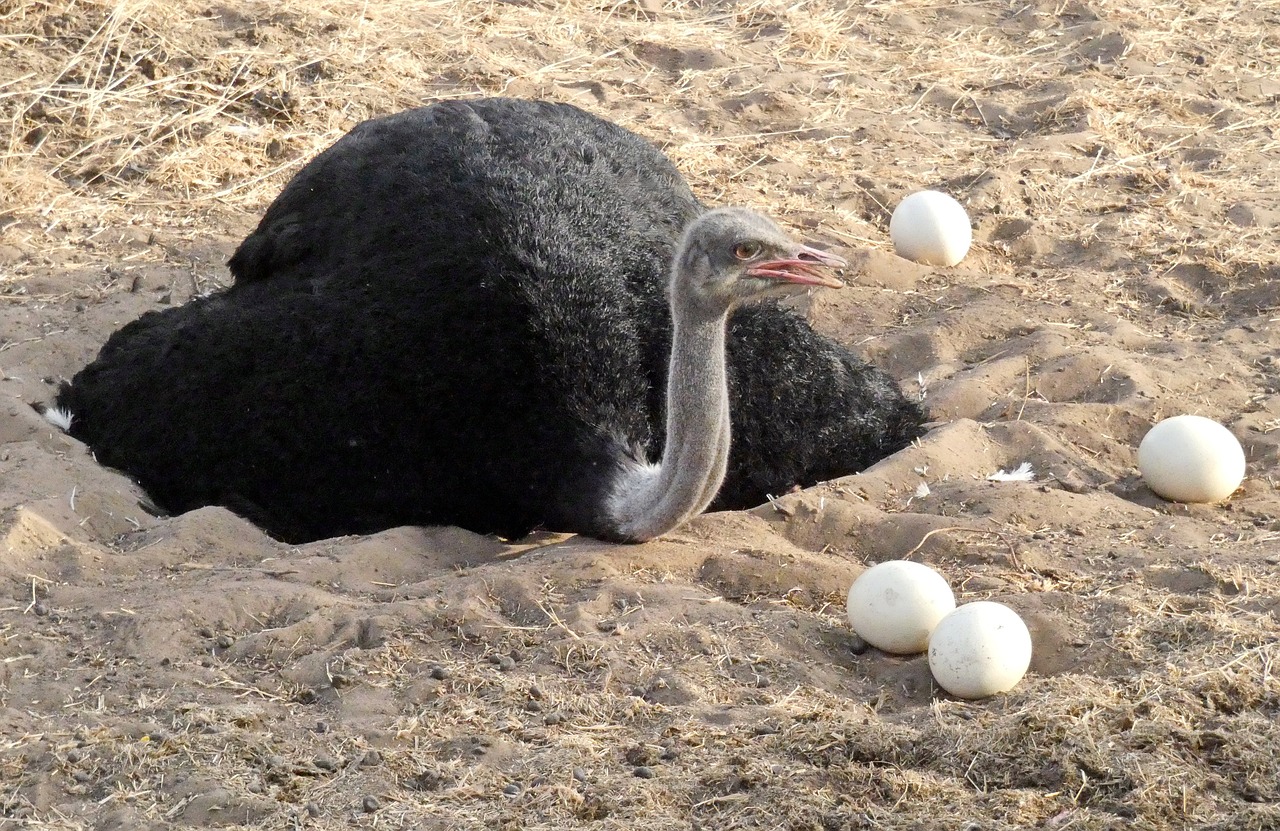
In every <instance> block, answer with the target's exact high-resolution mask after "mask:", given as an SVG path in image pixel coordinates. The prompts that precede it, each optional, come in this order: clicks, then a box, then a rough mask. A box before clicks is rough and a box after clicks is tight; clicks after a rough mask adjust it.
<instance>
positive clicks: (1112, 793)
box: [0, 0, 1280, 831]
mask: <svg viewBox="0 0 1280 831" xmlns="http://www.w3.org/2000/svg"><path fill="white" fill-rule="evenodd" d="M482 94H507V95H518V96H525V97H535V96H536V97H548V98H555V99H559V100H568V101H572V102H574V103H577V104H579V105H581V106H584V107H586V108H588V109H590V110H592V111H593V112H596V113H598V114H601V115H604V116H606V117H608V118H610V119H612V120H615V121H618V122H620V123H622V124H624V125H626V126H627V127H629V128H631V129H633V130H635V131H637V132H639V133H641V134H643V135H645V136H646V137H648V138H649V139H651V140H653V141H654V142H656V143H658V144H659V145H660V146H662V147H663V148H664V149H665V150H666V151H667V152H668V154H669V155H670V156H671V157H672V158H673V160H674V161H675V162H676V163H677V165H678V166H679V167H680V168H681V170H682V171H683V172H684V173H685V174H686V175H687V176H688V177H689V179H690V181H691V182H692V183H693V184H694V186H695V188H696V190H697V191H698V192H699V194H700V195H701V196H702V197H703V198H705V199H706V200H707V201H708V202H712V203H741V204H748V205H752V206H755V207H759V208H761V209H763V210H766V211H768V212H770V213H772V214H774V215H776V216H778V217H779V218H780V219H782V220H783V221H784V222H785V223H787V224H789V225H790V226H792V227H793V228H794V229H796V230H797V231H799V232H801V233H804V234H805V235H807V236H809V237H812V238H813V239H815V240H817V241H819V242H821V243H824V244H827V245H833V246H837V247H841V246H843V247H844V248H845V249H846V250H847V253H849V254H851V255H852V256H853V257H854V258H855V259H856V261H857V263H858V265H859V267H860V284H859V285H856V286H852V287H850V288H848V289H846V290H844V291H843V292H839V293H833V294H831V295H829V296H817V297H815V298H814V300H813V302H812V307H811V309H810V310H809V311H810V313H811V314H812V316H813V318H814V320H815V322H816V324H817V325H818V326H819V327H820V328H822V329H823V330H824V331H827V332H828V333H830V334H832V335H833V336H836V337H839V338H841V339H842V340H844V341H846V342H847V343H849V344H851V345H856V347H857V348H858V349H860V350H862V351H863V352H864V353H865V354H866V355H867V356H868V357H869V358H871V359H873V360H875V361H877V362H878V363H880V364H882V365H883V366H885V367H887V368H888V369H890V371H892V372H893V373H894V374H895V375H896V376H897V377H899V378H901V379H903V380H904V385H905V386H906V388H908V389H909V390H911V391H913V392H918V393H919V394H921V395H923V396H925V400H926V403H928V404H929V405H930V406H931V407H932V409H933V412H934V414H935V417H936V418H937V419H938V421H939V426H938V427H937V428H936V429H935V430H933V431H932V432H931V433H930V434H929V436H927V437H926V438H925V439H923V440H922V441H921V442H920V443H919V445H918V446H915V447H912V448H909V449H907V450H905V451H903V452H902V453H900V454H897V456H895V457H894V458H893V459H891V460H889V461H887V462H886V463H884V464H882V465H880V466H877V467H876V468H874V469H873V470H871V471H868V472H866V473H863V474H860V475H858V476H854V477H848V478H845V479H842V480H838V481H836V482H834V483H831V484H829V485H824V486H820V487H817V488H813V489H810V490H808V491H805V492H801V493H795V494H788V495H778V497H777V499H776V500H775V501H774V502H773V503H771V504H770V505H768V506H764V507H762V508H761V509H759V510H757V511H755V512H753V513H746V514H726V515H719V516H710V517H704V518H702V519H699V520H698V521H696V522H694V523H692V524H691V525H690V526H689V527H688V528H686V529H683V530H682V531H680V532H679V533H677V534H674V535H672V536H671V537H670V538H668V539H666V540H662V541H658V542H655V543H652V544H647V545H644V546H638V547H628V548H618V547H609V546H601V545H595V544H593V543H591V542H590V541H585V540H562V539H559V538H548V539H542V540H534V541H525V542H523V543H521V544H518V545H507V544H505V543H503V542H501V541H496V540H492V539H484V538H479V537H475V536H474V535H469V534H466V533H463V532H459V531H455V530H450V529H427V530H414V529H397V530H393V531H389V532H386V533H384V534H379V535H375V536H372V537H368V538H350V539H343V540H335V541H327V542H322V543H316V544H313V545H310V546H304V547H302V548H300V549H291V548H288V547H285V546H282V545H279V544H277V543H274V542H273V541H271V540H268V539H266V538H264V537H262V536H261V535H259V534H257V533H256V532H255V531H254V529H252V528H251V527H250V526H248V525H247V524H245V523H243V522H242V521H241V520H239V519H237V518H236V517H234V516H232V515H230V514H228V513H227V512H225V511H220V510H216V509H206V510H202V511H197V512H193V513H192V514H188V515H186V516H183V517H176V518H164V517H153V516H150V515H149V514H147V513H146V512H145V511H144V510H142V508H141V507H140V502H141V501H144V497H143V495H142V494H140V493H139V492H138V491H137V490H136V488H134V487H133V486H132V485H131V484H130V483H129V482H127V481H126V480H125V479H124V478H123V477H120V476H117V475H115V474H113V473H111V472H109V471H104V470H102V469H101V468H99V467H98V466H97V465H95V464H94V462H93V460H92V458H90V457H89V456H88V455H87V454H86V453H85V452H84V450H83V448H81V447H79V446H78V445H76V444H75V443H74V442H72V441H70V440H68V439H66V438H65V437H61V436H58V435H54V434H53V433H51V432H50V431H49V430H48V429H47V425H44V424H43V422H41V421H40V420H39V419H38V418H37V417H36V416H35V415H34V414H33V413H32V412H31V411H30V410H29V408H28V407H27V406H26V403H27V402H31V401H39V400H45V399H47V398H48V396H49V390H50V387H49V386H48V385H47V384H46V383H45V381H44V379H46V378H49V379H52V378H56V377H58V376H65V375H69V374H71V373H72V372H74V371H75V370H76V369H77V368H78V367H79V366H80V365H82V364H83V363H84V362H85V361H87V360H88V359H89V358H91V357H92V355H93V354H94V352H95V350H96V349H97V348H98V346H99V345H100V344H101V343H102V341H103V340H105V338H106V337H107V335H108V334H109V333H110V332H111V331H113V330H114V329H115V328H116V327H118V326H119V325H121V324H122V323H124V322H125V321H127V320H129V319H131V318H133V317H136V316H137V315H138V314H141V313H142V312H143V311H146V310H148V309H152V308H159V307H162V306H163V305H165V304H171V303H176V302H181V301H183V300H185V299H187V298H189V297H190V296H192V295H193V294H195V293H199V292H203V291H206V290H209V289H212V288H215V287H217V286H218V285H222V284H225V282H226V280H227V276H226V272H225V268H224V267H223V265H222V263H223V261H224V260H225V258H226V256H227V254H228V253H229V252H230V250H231V249H232V247H233V246H234V245H235V243H236V241H238V239H239V238H240V237H241V236H243V234H244V233H245V232H246V231H247V230H248V229H249V228H250V227H251V226H252V225H253V223H254V222H255V221H256V219H257V216H258V215H259V214H260V212H261V211H262V209H263V208H264V207H265V206H266V204H267V203H268V202H269V200H270V199H271V198H272V196H273V195H274V194H275V193H276V192H277V191H278V190H279V188H280V187H281V186H282V185H283V183H284V182H285V181H286V180H287V179H288V177H289V176H290V175H291V174H292V173H293V172H294V171H296V170H297V169H298V167H299V166H300V165H301V164H303V163H305V161H306V160H307V159H309V158H310V157H311V156H313V155H314V154H315V153H316V152H318V151H319V150H320V149H322V148H323V147H325V146H327V145H328V144H330V143H331V142H332V141H333V140H335V139H336V138H337V137H338V136H339V135H341V134H342V133H343V132H345V131H346V130H347V129H349V128H350V127H351V126H353V125H354V124H355V123H357V122H358V121H360V120H361V119H364V118H366V117H369V116H372V115H376V114H379V113H385V112H390V111H394V110H397V109H401V108H404V107H408V106H414V105H417V104H421V103H424V102H427V101H432V100H437V99H441V98H450V97H467V96H475V95H482ZM1278 104H1280V4H1277V3H1275V2H1251V3H1244V2H1239V3H1233V2H1226V1H1225V0H1211V2H1204V3H1200V2H1191V1H1190V0H1186V1H1185V2H1150V0H1140V1H1139V2H1131V3H1112V2H1105V0H1066V1H1065V2H1064V0H1052V2H1039V1H1038V0H1032V2H1022V0H1019V1H1018V2H1012V1H1011V2H1001V1H997V0H992V1H991V2H981V1H979V2H964V3H954V4H949V3H936V2H906V0H902V1H900V2H895V0H882V1H880V2H861V3H845V2H836V0H816V2H805V3H798V2H775V1H774V0H754V1H753V0H746V1H745V2H733V1H732V0H723V1H722V2H717V1H715V0H705V1H703V0H685V2H661V0H640V2H628V1H626V0H609V1H608V2H585V1H584V0H558V1H557V0H546V2H540V1H539V0H529V2H443V1H436V2H432V1H430V0H428V1H427V2H417V3H407V2H388V3H369V2H349V1H348V0H332V1H331V2H323V0H320V1H318V2H301V0H288V1H287V2H271V3H267V2H247V0H226V2H221V3H214V4H208V3H194V2H188V0H177V2H164V3H162V2H140V1H135V2H121V3H118V4H111V3H99V2H84V1H81V2H73V1H72V0H49V1H48V2H44V1H43V0H16V2H14V0H8V2H5V0H0V122H2V123H3V124H4V125H5V128H4V131H3V136H4V139H3V140H4V152H3V158H0V229H2V230H0V391H3V393H4V396H5V398H4V402H5V403H4V405H3V406H0V419H3V421H0V440H3V444H2V445H0V536H3V540H2V541H0V576H2V579H3V583H4V585H6V586H7V587H8V594H7V596H8V598H9V599H8V600H7V601H5V600H0V701H2V702H3V704H4V710H3V712H2V713H0V781H2V782H3V783H4V786H5V787H4V789H3V792H2V794H3V795H2V796H0V821H8V822H15V823H18V824H19V825H26V826H28V827H39V828H51V829H87V828H104V829H105V828H138V827H170V826H197V827H204V826H208V825H222V826H226V827H249V828H280V827H289V828H302V827H306V828H339V827H342V828H348V827H352V826H356V827H387V828H401V827H404V828H409V827H418V828H436V827H440V828H450V829H454V828H494V827H500V828H511V829H514V828H530V829H564V828H578V827H590V828H600V829H611V828H631V827H634V826H635V825H636V824H637V823H638V822H641V823H645V824H647V825H650V826H652V827H654V828H708V829H713V828H714V829H731V828H761V829H775V828H787V829H843V828H885V829H916V828H923V829H932V828H939V829H941V828H946V829H955V828H983V829H1001V828H1033V827H1034V828H1050V829H1068V828H1071V829H1111V828H1119V827H1133V828H1139V829H1181V828H1212V829H1222V830H1223V831H1227V829H1231V830H1232V831H1235V829H1269V828H1275V827H1278V826H1280V785H1278V784H1277V783H1280V754H1277V753H1276V751H1275V748H1276V747H1277V746H1278V745H1280V728H1278V727H1277V719H1278V717H1280V680H1278V679H1277V676H1276V673H1275V669H1274V661H1275V660H1276V658H1277V652H1278V650H1280V647H1278V646H1277V645H1276V643H1277V641H1276V632H1277V620H1276V616H1277V609H1280V578H1277V576H1276V575H1277V568H1278V567H1280V494H1278V493H1277V489H1276V481H1277V477H1278V465H1280V429H1277V428H1278V427H1280V382H1278V381H1277V377H1278V375H1280V370H1278V369H1277V366H1278V365H1280V335H1277V334H1276V332H1277V323H1280V246H1278V245H1277V244H1276V240H1277V234H1278V230H1277V229H1278V227H1280V190H1278V189H1277V171H1278V170H1280V116H1277V112H1280V108H1278V106H1277V105H1278ZM921 187H936V188H942V189H945V190H947V191H949V192H951V193H952V194H954V195H955V196H957V197H958V198H960V199H961V200H962V201H963V202H964V203H965V204H966V206H967V208H968V210H969V212H970V215H971V216H972V217H973V218H974V220H975V249H974V251H973V252H972V253H971V254H970V256H969V258H968V259H967V260H966V261H965V262H964V263H962V264H961V265H960V266H959V267H957V268H955V269H946V270H941V271H936V270H932V269H926V268H922V267H917V266H913V265H911V264H909V263H905V262H902V261H900V260H896V259H895V258H893V257H892V256H891V255H890V254H889V253H888V252H889V250H890V248H889V246H888V242H887V233H886V228H887V220H888V215H889V211H890V209H891V208H892V206H893V205H894V204H896V202H897V201H898V199H900V198H901V197H902V196H903V195H905V194H906V193H908V192H910V191H911V190H914V189H917V188H921ZM1176 412H1198V413H1201V414H1204V415H1209V416H1212V417H1215V418H1217V419H1219V420H1221V421H1223V422H1224V423H1226V424H1227V425H1228V426H1229V427H1230V428H1231V429H1232V430H1233V431H1234V432H1235V433H1236V435H1237V436H1240V437H1241V438H1242V439H1243V440H1244V445H1245V449H1246V453H1247V454H1248V458H1249V465H1250V474H1249V478H1248V479H1247V481H1246V483H1245V485H1244V487H1243V489H1242V490H1241V491H1240V492H1238V493H1237V494H1236V495H1235V497H1234V498H1233V499H1232V501H1231V502H1230V503H1229V504H1228V505H1226V506H1192V507H1183V506H1173V505H1169V504H1167V503H1163V502H1161V501H1160V500H1159V499H1157V498H1155V497H1154V496H1152V495H1151V494H1150V493H1149V492H1148V491H1146V489H1145V488H1144V487H1143V486H1142V484H1141V482H1140V481H1139V480H1138V479H1137V476H1136V473H1135V471H1134V469H1133V462H1134V458H1133V448H1135V447H1136V444H1137V441H1138V440H1139V439H1140V438H1141V436H1142V435H1143V433H1144V432H1145V430H1146V429H1147V428H1148V427H1149V425H1150V424H1151V423H1152V422H1153V421H1154V420H1156V419H1158V418H1160V417H1162V416H1164V415H1171V414H1173V413H1176ZM1028 461H1029V462H1031V463H1032V464H1033V469H1034V470H1035V471H1036V476H1037V478H1036V481H1034V482H991V481H988V480H987V476H988V475H989V474H991V473H993V472H995V471H997V470H1001V469H1005V470H1012V469H1014V468H1016V467H1017V466H1018V465H1020V464H1021V463H1023V462H1028ZM921 483H925V484H927V488H926V489H923V490H922V489H920V488H919V485H920V484H921ZM920 494H924V495H920ZM908 553H909V554H910V555H911V556H912V557H913V558H916V559H921V560H924V561H927V562H929V563H930V564H931V565H933V566H934V567H936V568H938V569H940V570H941V571H943V573H945V574H946V575H947V576H948V577H949V578H950V579H951V581H952V583H953V585H954V586H955V587H956V589H957V591H958V594H959V597H960V599H961V601H962V602H964V601H968V600H974V599H981V598H996V599H1000V600H1002V601H1003V602H1007V603H1009V604H1010V605H1013V606H1014V607H1015V608H1017V609H1018V610H1019V611H1020V612H1021V613H1022V614H1023V615H1024V617H1025V618H1026V619H1027V620H1028V622H1029V623H1030V624H1031V627H1032V631H1033V636H1034V638H1035V643H1036V656H1035V658H1034V662H1033V666H1032V672H1031V674H1030V675H1029V676H1028V677H1027V678H1026V679H1025V680H1024V681H1023V683H1022V684H1021V685H1020V686H1019V687H1018V688H1017V689H1015V690H1014V691H1013V692H1011V693H1009V694H1007V695H1004V696H1000V697H997V698H995V699H992V700H989V701H984V702H961V701H956V700H953V699H950V698H948V697H946V696H945V695H942V694H941V693H939V692H938V691H937V690H936V689H935V688H934V687H933V686H932V685H931V683H930V680H929V678H928V671H927V667H926V666H924V663H923V660H922V659H899V658H892V657H888V656H884V655H880V654H877V653H875V652H874V651H864V650H863V649H862V648H861V646H860V645H859V644H858V643H857V641H856V640H855V639H854V638H853V637H852V636H851V634H850V633H849V632H848V629H847V626H846V625H845V623H844V621H843V619H842V610H841V606H840V604H841V593H842V591H843V589H844V588H847V586H848V583H849V581H850V580H851V579H852V578H853V576H855V575H856V574H857V573H858V572H859V570H860V569H861V568H862V567H863V565H864V564H865V563H868V562H875V561H879V560H884V559H889V558H892V557H901V556H906V555H907V554H908Z"/></svg>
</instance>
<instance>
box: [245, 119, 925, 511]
mask: <svg viewBox="0 0 1280 831" xmlns="http://www.w3.org/2000/svg"><path fill="white" fill-rule="evenodd" d="M705 210H706V209H705V208H704V206H703V205H702V204H700V203H699V201H698V200H697V199H696V198H695V197H694V195H693V193H692V191H691V190H690V189H689V187H688V185H687V184H686V183H685V181H684V179H683V178H682V177H681V175H680V173H679V172H678V171H677V170H676V168H675V167H674V166H673V165H672V164H671V162H670V161H669V160H668V159H667V158H666V156H664V155H663V154H662V153H661V152H660V151H659V150H658V149H656V148H655V147H653V146H652V145H650V144H649V143H648V142H647V141H645V140H643V139H642V138H640V137H639V136H637V135H635V134H634V133H631V132H629V131H627V130H625V129H623V128H622V127H620V126H618V125H616V124H612V123H610V122H608V121H605V120H603V119H600V118H597V117H595V116H593V115H590V114H588V113H586V112H584V111H582V110H580V109H578V108H577V107H574V106H571V105H568V104H554V103H550V102H544V101H522V100H515V99H503V98H488V99H477V100H469V101H448V102H442V103H437V104H433V105H431V106H427V107H421V108H418V109H413V110H408V111H405V112H401V113H397V114H395V115H391V116H386V117H382V118H377V119H373V120H370V121H366V122H364V123H362V124H360V125H358V126H357V127H356V128H355V129H353V130H352V131H351V132H350V133H349V134H347V135H346V136H345V137H343V138H342V139H341V140H339V141H338V142H337V143H336V144H334V145H333V146H332V147H330V148H329V149H327V150H326V151H324V152H323V153H321V154H320V155H319V156H317V157H316V158H315V159H313V160H312V161H311V162H310V163H308V164H307V165H306V166H305V167H304V168H303V169H302V170H301V171H299V172H298V174H297V175H296V176H295V177H294V178H293V180H292V181H291V182H290V183H289V184H288V185H287V186H286V187H285V189H284V191H283V192H282V193H281V194H280V196H279V197H278V198H277V199H276V200H275V202H274V203H272V205H271V206H270V207H269V208H268V209H267V212H266V215H265V216H264V217H263V219H262V222H261V223H260V224H259V226H258V228H257V229H256V230H255V231H254V232H253V233H251V234H250V235H249V236H248V237H247V238H246V239H245V240H244V242H243V243H242V244H241V245H240V247H239V249H238V250H237V251H236V253H235V255H234V256H233V257H232V258H231V261H230V266H231V271H232V273H233V274H234V276H235V278H236V283H237V287H247V286H249V285H251V284H257V283H272V284H276V285H277V286H279V287H280V290H281V291H301V290H303V288H302V287H303V286H305V290H307V291H312V292H330V291H339V290H342V291H346V290H350V289H351V287H352V285H353V284H356V283H359V284H361V285H362V286H364V287H366V288H367V289H368V290H369V291H371V292H381V293H385V294H388V295H394V296H404V297H411V296H415V295H416V294H417V293H418V292H419V291H420V287H419V286H418V285H417V284H419V283H422V282H429V283H442V282H444V283H448V281H449V280H451V279H452V277H451V276H450V272H451V271H452V270H456V269H462V270H465V271H468V272H479V273H481V274H483V275H493V274H494V273H495V266H494V262H495V260H496V259H499V258H507V259H508V260H509V259H511V258H514V259H515V260H516V261H517V262H516V263H515V264H513V265H512V267H513V268H516V269H518V270H519V273H520V274H522V275H523V276H521V277H519V278H516V279H521V280H524V281H527V283H528V284H529V285H530V286H532V285H533V282H534V281H535V280H563V281H571V282H572V283H573V287H572V288H571V287H569V286H566V287H565V288H564V291H566V292H568V291H578V292H596V293H599V294H600V295H601V296H602V297H608V298H610V299H611V302H613V303H615V304H617V312H618V313H619V314H620V315H622V316H624V317H626V319H627V323H626V326H627V327H628V331H631V332H633V333H634V336H635V337H637V338H638V339H639V345H638V349H639V361H638V366H637V371H638V372H640V373H642V374H643V376H644V378H645V379H647V383H648V396H647V406H646V408H645V410H644V412H645V413H647V415H648V420H649V424H648V429H647V430H645V431H639V430H637V431H635V432H633V434H632V435H633V440H636V441H639V442H641V443H642V446H643V448H644V449H645V451H646V452H648V453H649V454H650V455H656V454H657V453H658V451H659V450H660V449H661V447H662V441H663V437H664V432H663V431H664V429H665V427H664V420H663V405H664V401H663V395H664V392H665V390H666V387H667V379H666V374H667V368H668V356H669V355H670V352H671V337H672V325H673V317H672V314H671V312H670V310H669V305H668V302H667V297H666V289H667V276H668V269H669V264H670V261H671V258H672V256H673V255H674V253H675V250H676V247H677V245H678V244H679V241H680V236H681V233H682V232H683V229H684V228H685V227H686V226H687V225H688V223H689V222H691V221H692V220H693V219H694V218H695V217H697V216H698V215H700V214H701V213H703V212H704V211H705ZM485 279H491V276H486V277H485ZM602 337H605V335H603V334H602ZM726 340H727V350H728V367H727V375H728V381H729V401H730V407H729V409H730V412H731V413H732V420H733V433H734V441H733V445H732V447H731V448H730V451H729V463H728V471H727V475H726V477H725V481H724V484H723V486H722V487H721V489H720V492H719V494H718V496H717V497H716V499H715V501H714V502H713V504H712V508H713V509H741V508H748V507H753V506H755V505H759V504H761V503H763V502H765V501H766V499H767V498H768V497H769V496H770V495H776V494H781V493H785V492H786V491H788V490H790V489H792V488H794V487H796V486H807V485H811V484H813V483H815V482H819V481H823V480H826V479H832V478H835V477H837V476H843V475H847V474H850V473H856V472H857V471H859V470H862V469H864V468H866V467H868V466H869V465H871V464H873V463H874V462H876V461H879V460H880V459H881V458H883V457H884V456H887V455H889V454H890V453H892V452H894V451H896V450H899V449H901V448H902V447H904V446H906V445H907V444H908V443H909V442H910V441H911V440H912V439H914V438H916V437H917V436H919V435H920V434H921V433H922V432H923V428H922V423H923V421H924V418H925V416H924V413H923V412H922V411H921V409H920V408H919V406H918V405H917V404H915V403H914V402H911V401H908V400H907V399H906V398H905V397H904V396H903V395H902V393H901V391H900V390H899V389H898V387H897V385H896V384H895V383H894V382H893V381H892V380H891V379H890V378H889V377H888V376H886V375H885V374H884V373H882V372H880V371H879V370H877V369H875V368H874V367H871V366H869V365H868V364H866V363H865V362H863V361H862V360H860V359H859V358H858V357H857V356H855V355H854V354H853V353H852V352H851V351H850V350H848V349H846V348H845V347H844V346H842V345H840V344H838V343H836V342H834V341H832V340H831V339H829V338H826V337H823V336H821V335H819V334H818V333H816V332H814V331H813V329H812V328H811V327H810V326H809V324H808V323H807V322H806V321H805V320H804V319H803V318H802V317H800V316H799V315H797V314H795V313H794V312H792V311H790V310H788V309H786V308H783V307H780V306H778V305H777V304H775V303H761V304H751V305H745V306H743V307H741V308H739V309H737V310H736V311H735V312H733V313H732V314H731V317H730V320H729V326H728V333H727V338H726ZM586 357H587V356H585V355H580V356H576V357H574V359H576V360H585V359H586ZM566 371H568V370H567V369H566ZM629 380H630V379H629Z"/></svg>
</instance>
